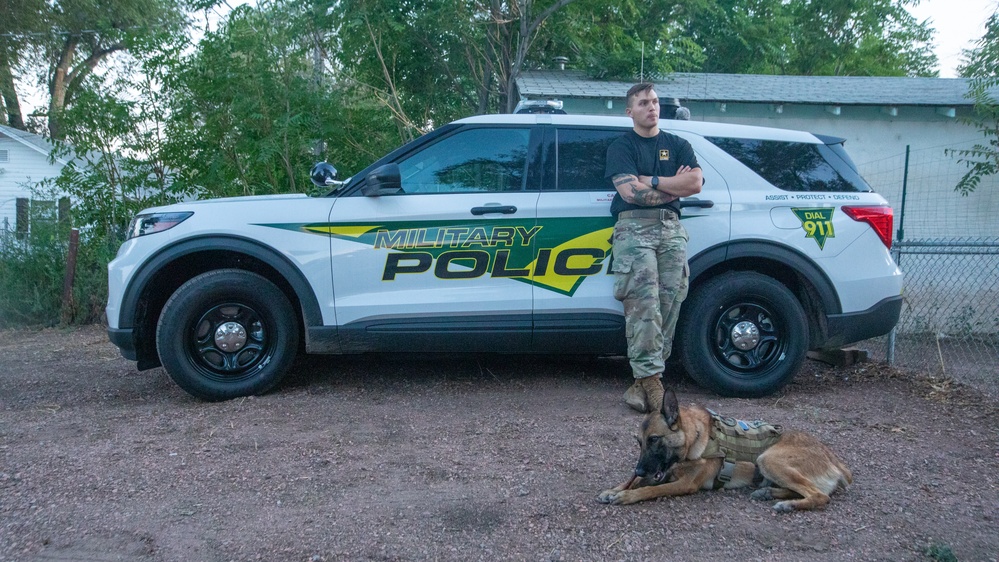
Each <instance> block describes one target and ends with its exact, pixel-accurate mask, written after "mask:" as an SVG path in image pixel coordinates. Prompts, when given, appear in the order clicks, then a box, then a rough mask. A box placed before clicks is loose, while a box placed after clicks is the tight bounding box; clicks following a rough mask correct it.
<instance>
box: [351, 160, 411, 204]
mask: <svg viewBox="0 0 999 562" xmlns="http://www.w3.org/2000/svg"><path fill="white" fill-rule="evenodd" d="M400 191H402V176H401V174H400V172H399V165H398V164H385V165H384V166H379V167H377V168H375V169H374V170H371V173H369V174H368V175H367V177H365V178H364V186H363V187H361V193H363V194H364V195H365V196H366V197H378V196H380V195H394V194H396V193H399V192H400Z"/></svg>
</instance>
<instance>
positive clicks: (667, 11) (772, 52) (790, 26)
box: [553, 0, 936, 78]
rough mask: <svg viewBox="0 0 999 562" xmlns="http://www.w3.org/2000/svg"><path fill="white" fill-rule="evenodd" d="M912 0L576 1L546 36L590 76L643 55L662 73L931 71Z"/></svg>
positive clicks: (622, 69)
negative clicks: (559, 32) (557, 33)
mask: <svg viewBox="0 0 999 562" xmlns="http://www.w3.org/2000/svg"><path fill="white" fill-rule="evenodd" d="M912 1H913V0H800V1H796V2H787V1H784V0H688V1H685V2H647V1H645V0H616V1H614V2H611V3H610V5H609V6H606V8H601V7H600V6H601V5H602V4H600V3H597V2H595V1H594V0H580V2H578V3H576V4H574V5H572V6H570V7H568V8H567V9H566V10H564V11H563V12H561V13H560V14H559V15H558V16H557V18H556V19H557V20H558V25H559V26H560V27H562V28H564V29H566V30H568V31H569V33H566V34H565V35H564V37H563V38H558V37H556V38H554V39H553V42H554V43H555V46H558V47H559V48H561V50H562V53H561V54H567V53H572V54H570V55H569V56H571V57H573V58H574V59H575V60H576V61H578V65H579V66H578V67H580V68H582V69H584V70H585V71H587V72H588V73H589V74H591V75H593V76H598V77H608V76H614V77H617V78H633V77H635V76H637V75H638V73H639V68H640V65H642V61H643V58H644V68H645V69H646V71H648V70H649V69H650V68H651V69H652V70H653V71H654V72H656V73H658V74H660V75H665V74H668V73H670V72H680V71H694V72H724V73H752V74H799V75H880V76H929V75H932V74H933V67H934V66H935V64H936V58H935V56H934V55H933V53H932V50H931V48H930V44H929V41H930V39H931V38H932V30H931V29H930V28H929V27H928V25H927V24H926V23H919V22H917V21H916V20H915V19H914V18H913V17H912V16H911V15H910V14H909V13H908V11H907V10H906V9H905V6H906V5H908V4H910V3H912ZM604 4H606V3H604ZM643 47H644V57H643V53H642V49H643ZM573 55H575V56H573Z"/></svg>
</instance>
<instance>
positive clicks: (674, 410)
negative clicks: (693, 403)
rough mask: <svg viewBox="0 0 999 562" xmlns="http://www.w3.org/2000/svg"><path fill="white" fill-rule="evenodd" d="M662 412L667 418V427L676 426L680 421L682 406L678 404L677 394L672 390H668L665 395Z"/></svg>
mask: <svg viewBox="0 0 999 562" xmlns="http://www.w3.org/2000/svg"><path fill="white" fill-rule="evenodd" d="M660 412H661V413H662V415H663V417H664V418H666V425H668V426H670V427H673V426H674V425H676V422H677V420H679V419H680V404H679V402H677V400H676V393H675V392H673V390H672V389H670V390H667V391H666V392H665V393H664V394H663V406H662V409H661V410H660Z"/></svg>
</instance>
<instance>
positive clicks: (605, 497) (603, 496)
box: [597, 490, 621, 504]
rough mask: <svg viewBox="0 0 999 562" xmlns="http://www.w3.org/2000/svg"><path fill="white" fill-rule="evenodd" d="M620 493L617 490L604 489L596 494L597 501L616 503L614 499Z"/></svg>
mask: <svg viewBox="0 0 999 562" xmlns="http://www.w3.org/2000/svg"><path fill="white" fill-rule="evenodd" d="M620 495H621V492H620V491H618V490H604V491H603V492H600V495H599V496H597V501H598V502H600V503H609V504H616V503H618V502H617V501H616V500H617V499H618V497H619V496H620Z"/></svg>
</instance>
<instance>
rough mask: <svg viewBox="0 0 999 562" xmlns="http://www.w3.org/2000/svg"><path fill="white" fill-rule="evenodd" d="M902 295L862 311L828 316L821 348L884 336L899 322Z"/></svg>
mask: <svg viewBox="0 0 999 562" xmlns="http://www.w3.org/2000/svg"><path fill="white" fill-rule="evenodd" d="M901 313H902V295H898V296H894V297H889V298H886V299H884V300H882V301H881V302H879V303H877V304H875V305H874V306H872V307H871V308H868V309H867V310H864V311H861V312H851V313H849V314H835V315H831V316H829V317H827V318H826V339H825V341H823V342H819V344H820V345H819V347H820V348H826V349H829V348H836V347H842V346H844V345H847V344H850V343H854V342H858V341H863V340H866V339H870V338H876V337H878V336H883V335H885V334H887V333H888V332H890V331H891V329H892V328H894V327H895V324H897V323H898V318H899V315H901Z"/></svg>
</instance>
